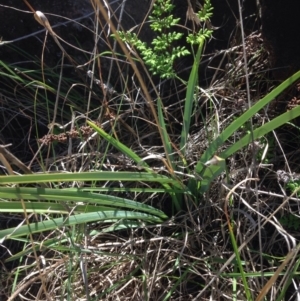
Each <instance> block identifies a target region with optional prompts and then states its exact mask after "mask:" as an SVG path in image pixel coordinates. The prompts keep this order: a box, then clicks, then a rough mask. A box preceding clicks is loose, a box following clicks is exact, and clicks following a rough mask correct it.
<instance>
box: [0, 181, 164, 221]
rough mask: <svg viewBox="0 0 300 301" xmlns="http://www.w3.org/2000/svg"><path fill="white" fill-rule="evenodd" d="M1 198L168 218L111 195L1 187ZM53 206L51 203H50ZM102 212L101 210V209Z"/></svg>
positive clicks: (152, 209) (140, 204)
mask: <svg viewBox="0 0 300 301" xmlns="http://www.w3.org/2000/svg"><path fill="white" fill-rule="evenodd" d="M0 197H1V198H6V199H18V200H20V199H24V200H40V201H45V200H48V201H49V200H50V201H63V202H66V203H67V202H70V201H71V202H81V203H82V202H84V203H89V204H97V205H100V206H106V207H110V210H112V209H113V208H124V209H125V208H126V209H133V210H136V211H140V212H147V213H150V214H153V215H157V216H160V217H161V218H163V219H165V218H167V216H166V215H165V214H164V213H163V212H162V211H160V210H158V209H155V208H153V207H151V206H149V205H146V204H142V203H140V202H135V201H131V200H128V199H125V198H120V197H116V196H111V195H105V194H99V193H92V192H84V191H79V190H78V191H70V190H68V189H66V190H64V189H51V188H28V187H0ZM49 206H51V203H49ZM99 210H100V209H99ZM99 210H98V211H99Z"/></svg>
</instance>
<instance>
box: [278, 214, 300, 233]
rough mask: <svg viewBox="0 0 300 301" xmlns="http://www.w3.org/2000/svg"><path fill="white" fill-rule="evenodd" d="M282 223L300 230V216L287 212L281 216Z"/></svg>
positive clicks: (289, 227)
mask: <svg viewBox="0 0 300 301" xmlns="http://www.w3.org/2000/svg"><path fill="white" fill-rule="evenodd" d="M279 221H280V223H281V224H282V225H283V226H285V227H286V228H288V229H293V230H299V229H300V218H299V217H298V216H295V215H293V214H287V215H284V216H283V217H281V218H280V220H279Z"/></svg>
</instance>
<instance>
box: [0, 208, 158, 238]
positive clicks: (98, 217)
mask: <svg viewBox="0 0 300 301" xmlns="http://www.w3.org/2000/svg"><path fill="white" fill-rule="evenodd" d="M120 219H125V220H130V219H134V220H143V221H145V222H149V223H162V222H163V220H162V219H160V218H158V217H156V216H153V215H150V214H145V213H141V212H132V211H123V210H113V211H105V212H90V213H82V214H77V215H71V216H69V217H68V218H55V219H53V220H46V221H43V222H38V223H31V224H30V225H25V226H21V227H19V228H9V229H5V230H0V240H1V239H3V238H6V239H11V238H15V237H20V236H24V235H26V236H27V235H28V234H29V233H31V234H34V233H40V232H44V231H52V230H55V229H57V228H60V227H63V226H64V227H65V226H73V225H78V224H85V223H89V222H99V221H101V222H103V223H112V222H115V221H117V220H120Z"/></svg>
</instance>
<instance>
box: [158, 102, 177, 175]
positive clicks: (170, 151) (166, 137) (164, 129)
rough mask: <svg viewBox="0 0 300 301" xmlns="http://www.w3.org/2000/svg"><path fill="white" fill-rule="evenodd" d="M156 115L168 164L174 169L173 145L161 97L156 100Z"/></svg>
mask: <svg viewBox="0 0 300 301" xmlns="http://www.w3.org/2000/svg"><path fill="white" fill-rule="evenodd" d="M157 116H158V121H159V126H160V127H161V132H162V138H163V139H164V145H165V150H166V155H167V158H168V159H169V160H168V161H169V164H170V166H172V168H173V170H176V168H175V165H174V156H173V152H174V150H173V147H172V144H171V141H170V137H169V135H168V132H167V127H166V123H165V119H164V114H163V110H162V103H161V99H158V100H157Z"/></svg>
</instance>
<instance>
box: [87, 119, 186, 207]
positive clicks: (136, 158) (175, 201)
mask: <svg viewBox="0 0 300 301" xmlns="http://www.w3.org/2000/svg"><path fill="white" fill-rule="evenodd" d="M88 124H89V125H90V126H91V127H92V128H93V129H94V130H95V131H96V132H97V133H98V134H99V135H100V136H101V137H103V138H104V139H105V140H106V141H107V142H109V143H111V144H112V145H113V146H114V147H115V148H117V149H118V150H119V151H121V152H122V153H123V154H124V155H126V156H127V157H129V158H131V159H132V160H133V161H134V162H135V163H136V164H138V165H139V166H141V167H143V168H144V169H145V170H146V171H147V172H148V173H149V174H151V175H153V174H154V175H156V173H154V172H153V171H152V170H151V169H150V168H149V165H148V164H147V163H146V162H144V161H143V160H142V158H140V157H139V156H138V155H137V154H136V153H135V152H133V151H132V150H131V149H130V148H128V147H127V146H125V145H124V144H123V143H121V142H119V141H117V140H116V139H114V138H113V137H112V136H111V135H108V134H107V133H106V132H105V131H103V130H102V129H101V128H99V127H97V126H96V125H95V124H94V123H92V122H89V121H88ZM159 130H160V133H161V128H159ZM163 136H164V135H163V134H162V133H161V137H162V140H163V142H164V138H163ZM164 147H165V148H167V146H166V145H165V146H164ZM169 161H170V160H169ZM160 183H161V184H162V185H163V187H165V188H166V189H170V186H169V185H168V184H173V185H174V187H177V188H179V189H180V190H183V186H182V183H180V182H177V181H176V180H173V181H172V182H168V183H167V182H164V183H162V182H160ZM170 195H171V197H172V201H173V204H174V206H175V208H176V210H177V211H179V210H180V209H181V201H180V200H179V199H178V197H177V195H176V193H175V192H171V193H170Z"/></svg>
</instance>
